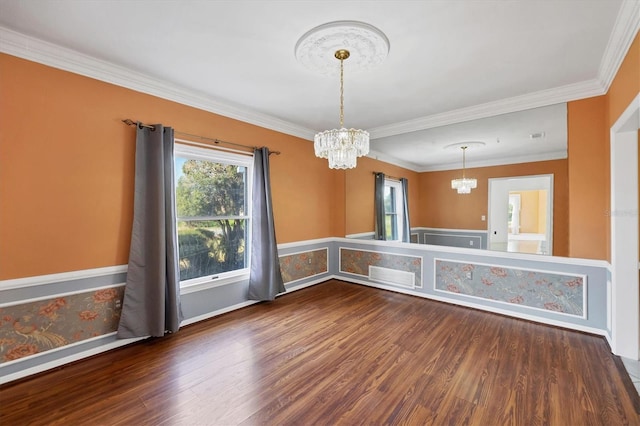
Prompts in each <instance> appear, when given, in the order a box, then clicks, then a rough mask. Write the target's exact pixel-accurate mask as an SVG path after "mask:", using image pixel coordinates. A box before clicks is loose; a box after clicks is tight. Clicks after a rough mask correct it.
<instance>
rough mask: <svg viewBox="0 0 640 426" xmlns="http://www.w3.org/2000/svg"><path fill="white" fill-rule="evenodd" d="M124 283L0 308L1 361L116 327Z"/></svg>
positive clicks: (66, 343) (105, 331) (108, 331)
mask: <svg viewBox="0 0 640 426" xmlns="http://www.w3.org/2000/svg"><path fill="white" fill-rule="evenodd" d="M123 294H124V286H118V287H111V288H104V289H101V290H95V291H91V292H87V293H79V294H73V295H67V296H60V297H56V298H52V299H47V300H41V301H37V302H28V303H21V304H18V305H13V306H6V307H2V308H0V363H3V362H9V361H14V360H16V359H20V358H22V357H25V356H28V355H33V354H37V353H40V352H45V351H48V350H51V349H55V348H59V347H61V346H65V345H69V344H71V343H75V342H79V341H82V340H86V339H90V338H92V337H97V336H101V335H104V334H108V333H111V332H114V331H116V329H117V327H118V321H119V320H120V310H121V307H122V296H123Z"/></svg>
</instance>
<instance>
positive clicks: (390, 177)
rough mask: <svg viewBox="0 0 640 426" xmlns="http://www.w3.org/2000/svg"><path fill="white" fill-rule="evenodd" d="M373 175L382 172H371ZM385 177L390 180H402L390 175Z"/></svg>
mask: <svg viewBox="0 0 640 426" xmlns="http://www.w3.org/2000/svg"><path fill="white" fill-rule="evenodd" d="M371 173H372V174H374V175H375V174H376V173H382V172H371ZM382 174H384V173H382ZM384 177H388V178H389V179H395V180H400V179H402V178H399V177H395V176H389V175H384Z"/></svg>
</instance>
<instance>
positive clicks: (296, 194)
mask: <svg viewBox="0 0 640 426" xmlns="http://www.w3.org/2000/svg"><path fill="white" fill-rule="evenodd" d="M0 70H2V78H1V79H0V93H1V96H0V120H2V121H1V122H0V159H1V160H0V161H1V162H2V163H1V165H0V205H1V207H2V208H1V209H0V279H10V278H20V277H28V276H34V275H42V274H51V273H58V272H65V271H73V270H81V269H87V268H96V267H104V266H113V265H121V264H126V263H127V260H128V251H129V241H130V232H131V222H132V209H133V176H134V153H135V129H134V128H132V127H128V126H126V125H124V124H123V123H122V122H121V121H120V120H121V119H124V118H132V119H134V120H140V121H143V122H146V123H163V124H165V125H170V126H173V127H174V128H175V129H176V130H178V131H182V132H187V133H192V134H198V135H202V136H207V137H212V138H219V139H223V140H229V141H233V142H237V143H241V144H248V145H266V146H269V147H270V148H271V149H274V150H279V151H281V152H282V154H281V155H279V156H271V171H272V173H271V178H272V191H273V205H274V215H275V225H276V235H277V238H278V242H281V243H282V242H291V241H298V240H306V239H313V238H322V237H330V236H336V235H344V219H343V218H344V176H343V173H341V172H337V171H333V170H330V169H329V168H328V166H327V162H326V160H321V159H317V158H316V157H315V156H314V153H313V144H312V143H311V142H309V141H305V140H302V139H300V138H296V137H293V136H289V135H285V134H282V133H279V132H275V131H271V130H268V129H264V128H261V127H257V126H253V125H250V124H247V123H244V122H241V121H237V120H233V119H229V118H226V117H222V116H219V115H216V114H212V113H208V112H205V111H202V110H198V109H196V108H191V107H188V106H184V105H180V104H177V103H175V102H170V101H167V100H163V99H159V98H156V97H153V96H150V95H145V94H142V93H139V92H135V91H132V90H128V89H125V88H121V87H118V86H114V85H111V84H107V83H104V82H100V81H97V80H93V79H90V78H86V77H82V76H79V75H77V74H73V73H69V72H65V71H60V70H57V69H54V68H50V67H47V66H44V65H40V64H36V63H33V62H29V61H26V60H22V59H18V58H15V57H12V56H9V55H4V54H0ZM341 200H342V201H341ZM340 209H342V210H340ZM337 218H339V220H337Z"/></svg>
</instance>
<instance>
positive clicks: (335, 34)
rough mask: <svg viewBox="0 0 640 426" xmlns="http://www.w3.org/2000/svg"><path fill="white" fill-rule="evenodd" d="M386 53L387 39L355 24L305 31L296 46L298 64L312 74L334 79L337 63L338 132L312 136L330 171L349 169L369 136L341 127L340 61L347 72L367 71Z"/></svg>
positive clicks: (364, 150)
mask: <svg viewBox="0 0 640 426" xmlns="http://www.w3.org/2000/svg"><path fill="white" fill-rule="evenodd" d="M388 53H389V39H387V36H385V35H384V33H383V32H382V31H380V30H379V29H378V28H376V27H374V26H372V25H369V24H367V23H364V22H358V21H334V22H328V23H326V24H322V25H319V26H317V27H315V28H312V29H311V30H309V31H307V32H306V33H305V34H304V35H302V37H300V39H299V40H298V42H297V43H296V46H295V55H296V59H297V60H298V62H300V63H301V64H302V65H304V66H305V67H307V68H309V69H310V70H312V71H314V72H318V73H320V74H324V75H330V76H335V75H336V74H337V71H338V67H337V66H336V62H335V60H336V59H338V60H339V61H340V128H338V129H333V130H325V131H324V132H320V133H318V134H316V135H315V137H314V139H313V142H314V143H313V147H314V151H315V155H316V156H317V157H320V158H327V159H328V160H329V167H330V168H332V169H352V168H354V167H356V159H357V158H358V157H362V156H364V155H367V154H368V153H369V133H368V132H366V131H364V130H357V129H347V128H345V127H344V61H345V60H346V59H347V58H349V57H351V59H350V61H349V72H351V71H354V72H358V71H364V70H370V69H372V68H374V67H376V66H378V65H379V64H380V63H382V61H383V60H384V59H385V58H386V57H387V54H388Z"/></svg>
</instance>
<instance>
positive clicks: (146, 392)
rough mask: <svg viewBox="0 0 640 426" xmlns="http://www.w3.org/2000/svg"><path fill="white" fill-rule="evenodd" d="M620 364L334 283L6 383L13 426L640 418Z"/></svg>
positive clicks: (541, 336) (598, 342) (515, 323)
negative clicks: (15, 381)
mask: <svg viewBox="0 0 640 426" xmlns="http://www.w3.org/2000/svg"><path fill="white" fill-rule="evenodd" d="M621 366H622V364H621V362H620V361H619V359H618V358H617V357H614V356H613V355H611V353H610V350H609V347H608V346H607V344H606V342H605V340H604V339H603V338H601V337H598V336H592V335H587V334H583V333H577V332H572V331H568V330H564V329H560V328H554V327H549V326H544V325H539V324H535V323H531V322H527V321H522V320H516V319H512V318H508V317H503V316H499V315H493V314H489V313H485V312H480V311H476V310H472V309H467V308H462V307H456V306H451V305H447V304H444V303H438V302H433V301H429V300H425V299H421V298H417V297H412V296H407V295H402V294H398V293H393V292H387V291H383V290H377V289H373V288H368V287H364V286H359V285H355V284H348V283H344V282H340V281H329V282H327V283H323V284H320V285H316V286H314V287H310V288H307V289H304V290H300V291H297V292H293V293H291V294H288V295H285V296H282V297H280V298H278V299H276V300H275V301H274V302H271V303H262V304H257V305H253V306H250V307H248V308H244V309H242V310H239V311H235V312H231V313H228V314H225V315H222V316H219V317H216V318H213V319H210V320H208V321H203V322H200V323H197V324H193V325H191V326H188V327H185V328H183V329H182V330H181V331H180V332H179V333H177V334H175V335H172V336H169V337H165V338H161V339H150V340H146V341H142V342H139V343H137V344H133V345H130V346H127V347H123V348H120V349H117V350H114V351H111V352H108V353H105V354H101V355H98V356H95V357H93V358H90V359H87V360H82V361H79V362H77V363H74V364H71V365H68V366H65V367H62V368H59V369H57V370H55V371H51V372H48V373H44V374H42V375H39V376H37V377H34V378H31V379H26V380H23V381H20V382H18V383H13V384H8V385H5V386H3V387H2V388H0V424H2V425H7V426H8V425H26V424H34V425H35V424H46V425H54V424H65V425H78V424H91V425H231V424H242V425H251V424H295V425H312V424H322V425H325V424H326V425H338V424H345V425H350V424H363V423H366V424H408V425H423V424H437V425H440V424H447V425H448V424H456V425H457V424H471V425H497V424H500V425H502V424H513V425H542V424H550V425H563V426H564V425H626V424H631V425H638V424H640V417H639V416H638V412H637V410H638V409H639V408H640V401H639V399H640V398H639V397H638V395H637V394H635V393H633V394H632V393H631V392H629V389H628V388H627V386H628V385H629V384H630V383H631V382H630V379H629V377H628V376H626V374H625V373H624V371H621V369H620V368H622V367H621ZM627 382H629V383H627ZM631 390H632V391H633V386H631Z"/></svg>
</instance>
